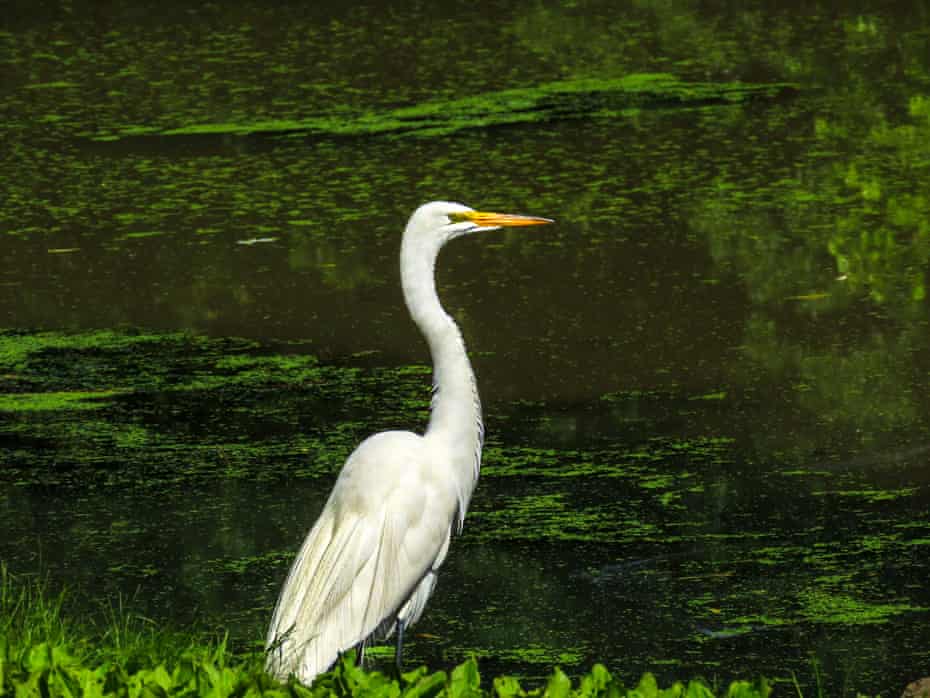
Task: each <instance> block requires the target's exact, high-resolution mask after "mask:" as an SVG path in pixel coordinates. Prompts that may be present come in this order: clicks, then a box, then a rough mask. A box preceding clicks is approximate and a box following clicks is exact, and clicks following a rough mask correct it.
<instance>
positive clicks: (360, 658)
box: [355, 640, 365, 669]
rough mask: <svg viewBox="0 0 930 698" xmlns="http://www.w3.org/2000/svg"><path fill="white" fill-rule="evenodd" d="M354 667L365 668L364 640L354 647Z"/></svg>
mask: <svg viewBox="0 0 930 698" xmlns="http://www.w3.org/2000/svg"><path fill="white" fill-rule="evenodd" d="M355 666H357V667H359V668H360V669H364V668H365V640H362V641H361V642H360V643H358V644H357V645H356V646H355Z"/></svg>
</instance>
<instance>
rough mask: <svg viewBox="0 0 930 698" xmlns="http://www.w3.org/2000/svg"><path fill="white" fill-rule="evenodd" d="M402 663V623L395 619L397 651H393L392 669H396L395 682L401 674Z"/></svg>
mask: <svg viewBox="0 0 930 698" xmlns="http://www.w3.org/2000/svg"><path fill="white" fill-rule="evenodd" d="M403 661H404V621H402V620H401V619H400V618H398V619H397V649H395V651H394V668H395V669H397V680H398V681H400V676H401V674H402V673H403Z"/></svg>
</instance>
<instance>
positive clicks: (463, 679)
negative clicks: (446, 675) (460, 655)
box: [449, 657, 481, 698]
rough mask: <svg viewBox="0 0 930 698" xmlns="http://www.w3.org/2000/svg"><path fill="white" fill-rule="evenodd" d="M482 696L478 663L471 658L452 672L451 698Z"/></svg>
mask: <svg viewBox="0 0 930 698" xmlns="http://www.w3.org/2000/svg"><path fill="white" fill-rule="evenodd" d="M480 695H481V675H480V674H479V673H478V662H476V661H475V658H474V657H471V658H470V659H468V660H467V661H464V662H462V663H461V664H459V665H458V666H457V667H455V669H453V670H452V678H451V679H450V681H449V696H450V698H471V696H480Z"/></svg>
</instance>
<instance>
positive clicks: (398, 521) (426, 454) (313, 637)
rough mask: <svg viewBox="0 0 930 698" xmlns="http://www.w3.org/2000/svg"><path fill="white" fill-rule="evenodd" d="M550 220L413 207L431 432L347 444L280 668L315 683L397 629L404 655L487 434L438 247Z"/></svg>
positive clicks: (280, 625)
mask: <svg viewBox="0 0 930 698" xmlns="http://www.w3.org/2000/svg"><path fill="white" fill-rule="evenodd" d="M550 222H551V221H549V220H548V219H545V218H535V217H530V216H514V215H508V214H496V213H482V212H479V211H474V210H472V209H470V208H468V207H467V206H463V205H461V204H455V203H449V202H444V201H434V202H432V203H429V204H424V205H423V206H421V207H420V208H418V209H417V210H416V211H415V212H414V214H413V215H412V216H411V218H410V221H409V222H408V223H407V228H406V230H405V231H404V237H403V243H402V246H401V256H400V257H401V282H402V284H403V290H404V300H405V302H406V304H407V308H408V310H409V311H410V314H411V316H412V318H413V320H414V322H415V323H416V324H417V326H418V327H419V328H420V331H421V332H422V333H423V336H424V337H425V338H426V341H427V343H428V344H429V348H430V354H431V355H432V359H433V383H434V390H435V393H434V396H433V402H432V406H431V413H430V421H429V426H428V427H427V429H426V432H425V433H424V434H423V435H422V436H420V435H418V434H414V433H412V432H405V431H388V432H382V433H380V434H375V435H374V436H371V437H369V438H367V439H366V440H365V441H363V442H362V443H361V444H360V445H359V446H358V448H356V449H355V451H354V452H353V453H352V455H350V456H349V458H348V460H347V461H346V463H345V465H344V466H343V468H342V471H341V472H340V473H339V478H338V479H337V481H336V484H335V486H334V487H333V491H332V493H331V494H330V496H329V500H328V501H327V503H326V506H325V507H324V509H323V512H322V514H320V518H319V519H317V521H316V523H315V524H314V526H313V528H312V529H311V531H310V533H309V535H308V536H307V539H306V540H305V541H304V544H303V546H302V547H301V549H300V552H299V553H298V555H297V559H296V560H295V561H294V564H293V566H292V567H291V571H290V573H289V574H288V577H287V581H286V582H285V583H284V587H283V588H282V590H281V594H280V596H279V597H278V603H277V606H276V607H275V611H274V615H273V617H272V621H271V627H270V628H269V630H268V638H267V649H268V656H267V662H266V668H267V670H268V672H269V673H271V674H272V675H274V676H276V677H278V678H280V679H286V678H287V677H288V676H289V675H291V674H294V675H296V676H297V678H298V679H299V680H300V681H301V682H303V683H306V684H309V683H310V682H312V681H313V679H314V678H315V677H316V676H317V675H318V674H320V673H321V672H324V671H326V670H327V669H328V668H329V667H330V666H331V665H332V664H333V663H334V662H335V661H336V659H338V657H339V655H340V653H342V652H344V651H345V650H348V649H350V648H352V647H354V646H356V645H361V644H363V643H365V642H366V641H367V640H368V639H369V638H370V637H371V636H372V635H381V636H384V637H387V636H390V635H391V634H392V633H394V632H395V631H396V632H397V640H398V643H397V651H398V655H397V661H398V664H399V662H400V657H401V655H400V653H401V649H402V639H403V638H402V631H403V629H404V628H405V627H409V626H410V625H412V624H413V623H415V622H416V621H417V619H418V618H419V617H420V615H421V614H422V613H423V609H424V608H425V607H426V602H427V600H428V599H429V596H430V594H432V591H433V588H434V587H435V584H436V573H437V571H438V569H439V566H440V565H441V564H442V563H443V560H445V557H446V553H447V552H448V550H449V540H450V538H451V536H452V531H453V529H456V530H461V527H462V523H463V522H464V519H465V512H466V510H467V509H468V503H469V500H470V499H471V494H472V491H473V490H474V488H475V484H476V483H477V481H478V472H479V470H480V467H481V446H482V442H483V437H484V429H483V426H482V422H481V403H480V400H479V398H478V391H477V387H476V385H475V377H474V373H473V372H472V369H471V364H470V363H469V361H468V355H467V353H466V351H465V343H464V342H463V340H462V335H461V333H460V332H459V329H458V327H457V326H456V324H455V322H454V321H453V320H452V318H451V317H449V316H448V315H447V314H446V313H445V311H444V310H443V309H442V306H441V305H440V303H439V298H438V296H437V295H436V285H435V279H434V267H435V263H436V257H437V256H438V254H439V250H440V249H441V248H442V246H443V245H444V244H445V243H446V242H448V241H449V240H451V239H453V238H455V237H458V236H460V235H464V234H467V233H473V232H477V231H483V230H493V229H494V228H497V227H500V226H517V225H537V224H541V223H550Z"/></svg>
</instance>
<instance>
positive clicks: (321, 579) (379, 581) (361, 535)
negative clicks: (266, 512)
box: [266, 508, 432, 684]
mask: <svg viewBox="0 0 930 698" xmlns="http://www.w3.org/2000/svg"><path fill="white" fill-rule="evenodd" d="M395 518H396V517H395V516H392V515H391V514H390V513H388V511H387V509H386V508H385V509H384V510H382V511H381V512H380V513H379V514H378V515H377V516H375V517H372V516H368V517H364V518H362V517H352V518H348V519H345V518H344V519H343V520H341V521H339V522H338V525H336V524H335V523H334V521H333V517H332V516H326V515H325V512H324V516H323V517H321V519H320V520H319V521H318V522H317V524H316V525H315V526H314V527H313V529H312V530H311V532H310V534H309V535H308V536H307V540H306V541H305V542H304V545H303V547H302V548H301V550H300V553H299V554H298V556H297V559H296V560H295V562H294V565H293V567H292V568H291V571H290V574H289V575H288V578H287V581H286V582H285V584H284V588H283V589H282V591H281V596H280V597H279V599H278V604H277V607H276V608H275V612H274V616H273V618H272V622H271V627H270V629H269V632H268V639H267V647H268V658H267V662H266V669H267V671H268V672H269V673H271V674H272V675H274V676H276V677H278V678H280V679H282V680H283V679H286V678H287V677H288V676H289V675H291V674H296V675H297V678H298V679H299V680H300V681H301V682H302V683H306V684H309V683H311V682H312V681H313V679H314V678H315V677H316V676H317V675H318V674H320V673H322V672H324V671H326V670H327V669H328V668H329V667H330V666H331V665H332V664H333V663H334V662H335V661H336V660H337V659H338V658H339V655H340V654H341V653H342V652H344V651H346V650H348V649H350V648H352V647H354V646H356V645H358V644H360V643H362V642H364V641H365V640H367V639H368V638H369V636H371V635H372V634H373V633H374V632H375V631H376V630H378V629H379V628H380V629H382V630H392V629H393V626H394V623H395V619H396V616H397V612H398V609H399V608H400V607H401V605H402V604H404V602H405V601H407V600H408V598H410V597H411V594H414V593H415V592H414V590H415V589H416V590H417V592H418V591H419V589H420V587H419V586H418V585H420V583H421V581H422V580H423V575H424V574H425V573H426V572H427V571H428V570H429V564H430V562H432V558H431V559H429V560H425V559H424V560H423V561H414V560H411V559H410V558H409V556H408V555H407V554H406V553H405V551H403V550H402V537H403V535H402V528H403V527H402V526H400V525H399V522H397V521H395ZM417 562H418V563H419V564H417ZM411 563H413V564H411ZM402 564H403V567H402ZM429 591H432V583H430V584H429ZM428 595H429V594H428V593H426V594H425V595H424V596H423V598H422V602H418V603H417V606H418V608H417V613H416V615H417V616H418V615H419V613H421V612H422V605H424V604H425V603H426V597H427V596H428ZM417 596H419V594H417ZM408 605H409V604H408Z"/></svg>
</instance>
